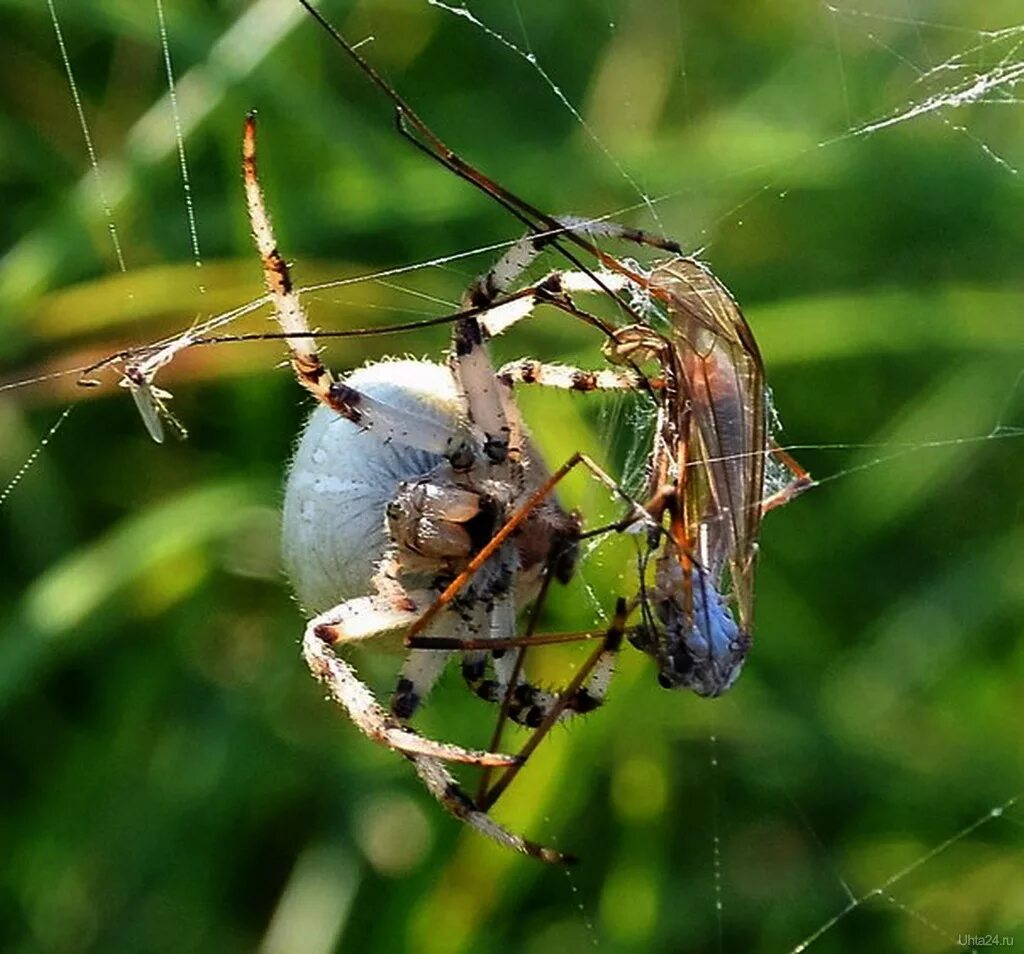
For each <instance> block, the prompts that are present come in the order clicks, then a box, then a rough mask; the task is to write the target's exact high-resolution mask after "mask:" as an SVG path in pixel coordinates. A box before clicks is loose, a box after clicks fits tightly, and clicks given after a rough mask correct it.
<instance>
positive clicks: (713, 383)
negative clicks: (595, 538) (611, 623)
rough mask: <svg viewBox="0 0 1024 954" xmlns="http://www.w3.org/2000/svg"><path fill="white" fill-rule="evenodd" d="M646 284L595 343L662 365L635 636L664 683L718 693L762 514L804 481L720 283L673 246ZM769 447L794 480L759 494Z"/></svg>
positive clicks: (741, 653)
mask: <svg viewBox="0 0 1024 954" xmlns="http://www.w3.org/2000/svg"><path fill="white" fill-rule="evenodd" d="M644 290H645V291H646V292H647V294H648V298H649V300H650V302H651V305H650V311H651V315H650V318H651V321H650V323H649V324H646V323H645V324H643V325H635V326H631V327H627V328H623V329H621V330H620V331H619V332H618V333H617V334H616V336H615V338H614V339H613V340H612V341H611V342H610V343H609V344H608V345H607V346H606V347H605V353H606V355H608V356H609V357H610V358H611V359H612V360H614V361H621V360H622V359H623V357H624V356H632V357H633V358H638V359H643V358H653V359H655V360H656V361H657V362H658V364H659V365H660V369H661V372H662V375H663V379H662V387H661V391H660V406H659V414H658V425H657V432H656V435H655V443H654V447H653V449H652V456H651V477H650V480H651V483H650V491H651V501H650V503H649V504H648V509H649V510H650V511H651V514H652V516H653V517H654V518H655V519H656V520H657V521H659V524H660V523H662V522H663V518H664V517H667V520H668V526H667V528H665V531H664V534H663V535H661V536H659V538H658V539H657V544H658V550H657V554H656V556H655V563H656V570H655V582H654V586H653V588H652V590H651V591H650V592H649V593H648V594H646V602H647V603H649V609H648V610H647V611H645V613H644V622H643V624H642V625H641V627H640V629H639V630H638V632H637V634H636V635H635V636H634V637H633V642H634V644H635V645H637V646H638V647H639V648H641V649H643V650H644V651H645V652H647V653H649V654H650V655H652V656H653V657H654V658H655V660H656V661H657V662H658V665H659V677H658V678H659V681H660V682H661V684H662V685H664V686H666V687H670V688H671V687H676V686H683V687H686V688H689V689H692V690H694V691H695V692H697V693H698V694H699V695H703V696H717V695H721V694H722V693H723V692H725V691H726V690H728V689H729V687H730V686H732V684H733V683H734V682H735V680H736V678H737V676H738V675H739V672H740V669H741V667H742V665H743V662H744V660H745V659H746V655H747V652H748V650H749V648H750V644H751V638H752V633H753V624H754V612H753V604H754V571H755V566H756V563H757V537H758V533H759V531H760V526H761V518H762V516H763V514H764V513H765V512H766V511H767V510H768V509H770V508H771V507H773V506H777V505H779V504H781V503H784V502H786V501H787V500H789V499H791V498H792V497H793V496H795V495H796V494H797V493H799V492H801V491H802V490H804V489H806V488H807V487H808V486H810V483H811V481H810V478H809V476H808V474H807V473H806V472H805V471H803V470H802V469H801V468H800V467H799V466H798V465H797V464H796V463H795V462H794V461H792V459H791V458H789V457H788V455H785V454H783V453H782V452H781V451H778V450H776V449H775V448H773V446H772V444H771V442H770V439H769V436H768V403H767V391H766V386H765V380H764V368H763V364H762V361H761V355H760V351H759V350H758V347H757V343H756V341H755V340H754V336H753V334H752V333H751V331H750V327H749V325H748V324H747V322H746V319H745V318H744V317H743V313H742V312H741V311H740V309H739V306H738V305H737V304H736V302H735V300H734V299H733V297H732V295H731V294H730V293H729V291H728V289H726V287H725V286H724V285H723V284H722V283H721V282H720V281H718V279H717V278H715V276H714V275H713V274H712V273H711V272H710V271H709V270H708V269H707V268H706V267H705V266H703V265H702V264H701V263H699V262H697V261H696V260H694V259H689V258H683V257H677V258H674V259H670V260H668V261H665V262H660V263H657V264H655V265H654V267H653V268H652V269H651V271H650V273H649V274H648V275H647V276H646V282H645V285H644ZM655 322H658V324H659V325H660V326H661V327H663V328H665V331H664V332H663V331H661V330H659V329H658V327H657V326H656V324H655ZM770 453H778V454H780V455H781V457H782V460H783V462H784V463H785V464H786V466H787V467H789V468H790V469H791V470H792V471H793V474H794V480H793V482H792V483H790V484H789V485H788V486H787V487H786V488H785V489H784V490H782V491H780V492H779V493H778V494H775V495H772V496H769V497H767V498H766V496H765V458H766V456H767V455H768V454H770Z"/></svg>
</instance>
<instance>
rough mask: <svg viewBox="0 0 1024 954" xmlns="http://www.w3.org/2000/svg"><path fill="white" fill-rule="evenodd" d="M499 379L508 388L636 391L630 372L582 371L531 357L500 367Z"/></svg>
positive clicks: (635, 380)
mask: <svg viewBox="0 0 1024 954" xmlns="http://www.w3.org/2000/svg"><path fill="white" fill-rule="evenodd" d="M498 377H499V378H501V379H502V380H503V381H505V382H507V383H508V384H510V385H516V384H539V385H540V386H541V387H549V388H559V389H561V390H563V391H635V390H637V389H638V388H639V383H638V380H637V377H636V375H634V374H632V373H631V372H629V371H613V370H605V369H602V370H600V371H583V370H581V369H580V368H573V367H570V366H568V365H564V364H548V363H547V362H544V361H536V360H534V359H533V358H520V359H519V360H518V361H510V362H508V364H505V365H502V366H501V367H500V368H499V369H498Z"/></svg>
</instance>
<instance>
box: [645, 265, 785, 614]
mask: <svg viewBox="0 0 1024 954" xmlns="http://www.w3.org/2000/svg"><path fill="white" fill-rule="evenodd" d="M650 280H651V284H652V286H653V287H654V288H655V289H657V290H658V291H659V292H660V295H659V297H660V298H661V299H662V302H663V304H664V306H665V308H666V311H667V317H668V321H669V323H670V340H671V341H672V344H673V349H674V351H675V352H676V362H677V374H678V375H679V377H680V379H681V388H682V390H683V391H684V392H685V393H683V394H681V395H679V399H678V400H677V401H676V402H675V403H676V404H677V405H678V412H677V413H678V416H679V418H680V420H679V421H677V422H676V424H677V432H678V433H679V437H680V442H681V447H680V455H679V458H680V461H681V465H682V466H684V467H685V471H686V472H685V475H684V476H683V477H682V480H683V484H684V488H685V489H684V491H683V496H684V501H685V514H686V523H687V536H688V538H689V541H688V542H689V546H690V547H691V548H692V550H693V552H694V554H695V556H696V557H697V559H698V560H699V561H700V563H701V564H702V566H703V567H704V569H705V570H706V571H707V573H708V574H709V576H710V577H711V579H712V580H713V581H715V585H716V586H718V587H721V584H722V581H723V578H724V575H725V572H726V571H728V577H729V584H728V587H727V588H726V592H728V591H729V590H731V593H730V594H729V595H730V596H731V598H732V602H733V603H734V605H735V608H736V612H737V614H738V622H739V624H740V628H741V629H742V630H743V631H744V632H745V633H750V631H751V629H752V626H753V603H754V565H755V562H756V556H757V535H758V531H759V529H760V524H761V513H762V509H761V500H762V496H763V487H764V455H765V452H766V449H767V440H768V436H767V423H766V405H765V382H764V369H763V365H762V362H761V354H760V352H759V350H758V347H757V343H756V341H755V340H754V337H753V334H752V333H751V331H750V327H749V325H748V324H747V322H746V319H745V318H744V317H743V313H742V312H741V311H740V309H739V306H738V305H737V304H736V302H735V300H734V299H733V297H732V295H731V294H730V293H729V291H728V289H727V288H726V287H725V286H724V285H723V284H722V283H721V282H720V281H718V279H717V278H715V277H714V275H712V274H711V272H710V271H709V270H708V269H707V268H705V267H704V266H703V265H701V264H700V263H699V262H696V261H694V260H693V259H686V258H676V259H672V260H670V261H667V262H664V263H662V264H660V265H659V266H657V268H656V269H655V270H654V272H653V273H652V275H651V279H650ZM682 462H685V464H682Z"/></svg>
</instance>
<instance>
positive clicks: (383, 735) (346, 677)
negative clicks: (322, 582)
mask: <svg viewBox="0 0 1024 954" xmlns="http://www.w3.org/2000/svg"><path fill="white" fill-rule="evenodd" d="M327 615H329V614H324V615H323V616H318V617H315V618H314V619H312V620H310V622H309V623H308V624H307V626H306V632H305V634H304V635H303V638H302V655H303V658H304V659H305V660H306V665H307V666H309V669H310V672H312V673H313V675H314V676H315V677H316V678H317V679H318V680H319V681H320V682H322V683H323V684H324V685H325V686H326V687H327V692H328V694H329V695H330V697H331V698H332V699H333V700H334V701H335V702H337V703H338V704H339V705H340V706H341V707H342V708H343V709H345V711H346V712H347V713H348V716H349V718H350V719H351V720H352V721H353V722H354V723H355V724H356V726H358V728H359V729H360V730H361V731H362V732H363V733H364V734H365V735H366V736H368V737H369V738H371V739H373V740H374V741H375V742H380V743H381V744H383V745H386V746H388V747H389V748H392V749H395V750H396V751H398V752H401V753H403V754H405V755H419V756H430V757H431V758H433V759H444V760H446V761H451V762H467V763H470V764H473V765H514V764H515V762H516V759H515V757H514V756H509V755H501V754H499V753H495V752H483V751H479V750H474V749H465V748H463V747H462V746H459V745H452V744H449V743H446V742H437V741H434V740H433V739H425V738H423V737H422V736H420V735H418V734H417V733H415V732H414V731H413V730H412V729H410V728H408V727H406V726H404V725H403V724H402V723H401V722H400V721H399V720H398V719H397V718H395V716H393V715H391V714H390V713H389V712H387V711H386V710H385V709H384V708H383V707H382V706H381V705H380V704H379V703H378V702H377V700H376V699H375V698H374V697H373V693H372V692H371V691H370V689H369V688H368V687H367V685H366V684H365V683H364V682H363V681H362V680H361V679H360V678H359V676H358V675H357V674H356V671H355V669H353V668H352V666H350V665H349V664H348V663H347V662H345V660H343V659H342V658H341V657H340V656H338V655H337V654H336V653H335V652H334V650H333V648H332V644H331V642H330V641H329V640H328V639H327V638H325V635H324V633H323V624H322V623H321V620H323V619H324V616H327Z"/></svg>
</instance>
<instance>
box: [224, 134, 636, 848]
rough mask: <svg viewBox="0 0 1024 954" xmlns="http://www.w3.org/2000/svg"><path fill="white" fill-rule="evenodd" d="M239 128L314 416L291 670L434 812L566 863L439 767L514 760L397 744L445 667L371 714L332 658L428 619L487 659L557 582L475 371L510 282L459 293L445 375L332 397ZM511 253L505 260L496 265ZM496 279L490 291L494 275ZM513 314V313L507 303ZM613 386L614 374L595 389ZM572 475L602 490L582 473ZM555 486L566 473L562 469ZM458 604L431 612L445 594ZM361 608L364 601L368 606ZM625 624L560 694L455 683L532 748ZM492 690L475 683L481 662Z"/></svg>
mask: <svg viewBox="0 0 1024 954" xmlns="http://www.w3.org/2000/svg"><path fill="white" fill-rule="evenodd" d="M255 134H256V123H255V117H254V115H252V114H250V116H249V117H248V118H247V120H246V124H245V129H244V134H243V175H244V183H245V192H246V200H247V206H248V210H249V217H250V223H251V226H252V232H253V236H254V238H255V241H256V246H257V249H258V251H259V253H260V257H261V260H262V263H263V271H264V279H265V283H266V286H267V289H268V291H269V293H270V296H271V298H272V300H273V303H274V307H275V311H276V315H277V319H278V321H279V323H280V326H281V329H282V332H283V334H284V337H285V341H286V343H287V346H288V348H289V352H290V359H291V364H292V367H293V369H294V372H295V375H296V378H297V380H298V381H299V383H300V384H301V385H302V386H303V387H305V388H306V389H307V390H308V391H309V392H310V393H311V394H312V395H313V396H314V397H315V398H316V399H317V401H318V402H319V407H317V408H316V409H315V410H314V411H313V413H312V415H311V416H310V419H309V421H308V423H307V425H306V428H305V430H304V432H303V434H302V437H301V439H300V441H299V446H298V449H297V452H296V455H295V458H294V460H293V462H292V466H291V469H290V473H289V476H288V481H287V488H286V493H285V504H284V521H283V547H284V556H285V563H286V569H287V570H288V573H289V576H290V578H291V580H292V582H293V585H294V587H295V590H296V593H297V596H298V598H299V601H300V603H301V604H302V605H303V606H304V607H305V608H306V609H307V610H310V611H313V612H314V613H315V615H314V616H313V617H312V618H311V619H310V620H309V621H308V622H307V625H306V629H305V633H304V636H303V640H302V652H303V656H304V658H305V660H306V663H307V665H308V666H309V668H310V670H311V672H312V673H313V675H314V676H316V677H317V678H318V679H319V680H321V681H322V682H323V683H324V684H325V685H326V686H327V688H328V692H329V694H330V696H331V697H332V698H333V699H334V700H335V701H336V702H338V703H339V704H340V705H341V706H342V707H343V708H344V709H345V710H346V712H347V713H348V715H349V717H350V718H351V719H352V721H353V722H354V723H355V724H356V725H357V726H358V727H359V728H360V729H361V730H362V731H363V732H364V733H365V734H366V735H367V736H369V737H370V738H371V739H373V740H375V741H377V742H380V743H382V744H384V745H386V746H389V747H390V748H392V749H395V750H397V751H398V752H400V753H401V754H403V755H404V756H406V757H407V758H409V759H410V760H411V761H412V762H413V764H414V766H415V767H416V770H417V772H418V774H419V775H420V777H421V779H422V780H423V781H424V782H425V783H426V785H427V788H428V789H429V790H430V792H431V793H432V794H433V795H434V796H435V798H437V799H438V800H439V801H440V802H441V803H442V805H443V806H444V807H446V808H447V809H448V810H449V811H451V812H452V813H453V814H455V815H456V816H457V817H459V818H460V819H462V820H464V821H466V822H468V823H469V824H470V825H471V826H472V827H474V828H476V829H477V830H479V831H481V832H483V833H484V834H486V835H488V836H490V837H492V838H494V839H495V840H497V841H499V842H500V843H502V844H504V845H506V846H508V847H511V848H514V849H516V850H518V851H522V852H524V853H527V854H531V855H534V856H536V857H539V858H541V859H543V860H546V861H555V862H563V861H567V860H569V858H568V856H566V855H563V854H561V853H560V852H556V851H554V850H552V849H549V848H544V847H541V846H539V845H535V844H534V843H532V842H530V841H527V840H526V839H524V838H522V837H521V836H519V835H516V834H513V833H511V832H508V831H506V830H505V829H503V828H501V827H500V826H498V825H497V824H496V823H495V822H494V821H493V820H492V819H490V818H489V817H488V816H487V815H486V814H485V813H483V812H481V811H480V810H479V809H478V807H477V806H476V805H475V804H474V802H473V801H472V800H471V799H470V798H469V797H468V796H467V795H466V794H465V793H464V792H463V791H462V790H461V789H460V788H459V786H458V783H457V782H456V780H455V779H454V777H453V776H452V775H451V774H450V773H449V771H448V769H447V768H446V766H445V764H444V763H445V762H446V761H455V762H463V763H470V764H477V765H482V766H491V767H495V766H518V765H519V764H520V763H521V759H520V758H516V757H512V756H506V755H502V754H499V753H495V752H487V751H479V750H472V749H465V748H463V747H461V746H458V745H454V744H451V743H446V742H438V741H434V740H431V739H427V738H424V737H422V736H421V735H419V734H417V733H415V732H414V731H413V730H412V729H410V728H409V727H408V726H407V724H406V723H407V721H408V720H409V719H410V718H411V717H412V716H413V714H414V713H415V712H416V710H417V708H418V706H419V704H420V702H421V700H422V699H423V698H424V696H425V695H426V694H427V693H428V692H429V690H430V688H431V686H432V685H433V683H434V682H435V680H436V679H437V677H438V676H439V675H440V673H441V671H442V670H443V668H444V666H445V664H446V662H447V661H448V658H449V656H450V655H451V652H450V651H437V650H435V649H433V648H431V649H429V650H424V649H419V650H416V649H414V650H413V651H412V652H411V653H410V654H409V655H408V657H407V659H406V661H405V663H404V665H403V666H402V669H401V673H400V675H399V678H398V682H397V685H396V688H395V691H394V694H393V696H392V700H391V710H390V712H389V711H386V710H385V709H384V708H383V707H382V706H381V705H380V704H379V703H377V702H376V700H375V699H374V697H373V695H372V693H371V692H370V690H369V688H368V687H367V686H366V685H365V684H364V683H363V682H362V681H361V680H360V679H359V677H358V675H357V673H356V671H355V669H354V668H353V667H352V666H351V665H350V664H349V663H348V662H346V661H345V660H344V659H342V658H341V657H340V656H339V655H338V654H337V653H336V652H335V649H336V648H337V647H341V646H347V645H349V644H352V643H359V642H363V641H366V640H370V639H376V638H378V637H382V636H384V635H386V634H389V633H394V632H395V631H396V630H401V629H410V628H411V627H413V626H415V624H417V622H419V621H421V620H423V619H424V617H425V614H426V613H427V612H430V611H431V610H433V616H434V618H433V620H432V622H431V624H430V625H429V626H427V625H426V624H424V626H423V627H420V628H421V629H423V630H424V632H425V634H426V638H428V639H429V638H441V639H448V640H450V641H452V642H453V643H454V644H455V645H456V646H457V647H458V646H461V645H466V646H470V645H472V644H473V643H474V640H481V639H482V640H483V642H484V643H485V644H490V643H491V642H492V641H497V640H512V641H514V640H515V636H516V618H517V613H518V611H519V609H520V608H521V607H522V606H523V605H524V604H525V603H528V602H530V601H531V600H533V599H534V598H536V596H537V595H538V593H539V592H540V590H541V587H542V586H544V585H545V584H546V581H548V580H549V579H555V580H558V581H561V582H566V581H567V580H568V579H569V578H570V577H571V575H572V572H573V569H574V564H575V544H576V540H577V539H578V537H579V535H580V521H579V517H578V516H577V515H575V514H570V513H568V512H566V511H565V510H564V509H563V508H562V507H561V506H560V505H559V503H558V501H557V500H556V498H555V497H554V496H553V494H552V492H551V491H552V488H553V486H554V484H555V483H556V482H557V480H558V479H560V473H559V474H556V475H554V476H552V475H551V474H549V473H548V471H547V469H546V468H545V466H544V464H543V462H542V461H541V458H540V456H539V454H538V453H537V451H536V449H535V448H534V447H533V445H532V442H531V441H530V439H529V437H528V435H527V434H526V433H525V429H524V427H523V423H522V421H521V419H520V415H519V412H518V409H517V408H516V405H515V402H514V400H513V396H512V389H511V384H510V378H509V375H508V373H497V374H496V373H495V371H494V369H493V368H492V366H491V363H490V359H489V357H488V354H487V350H486V347H485V346H484V344H483V332H482V329H481V327H480V322H479V320H478V317H477V315H476V312H484V311H486V310H487V308H488V307H489V305H490V304H491V303H492V302H493V300H494V297H496V295H497V291H495V292H494V295H491V293H490V292H489V291H488V289H491V288H492V287H493V288H494V289H497V288H498V287H499V286H503V284H504V282H503V280H502V278H501V276H502V275H504V274H506V273H507V274H509V275H512V274H517V271H516V269H515V268H514V267H512V262H511V258H510V256H508V255H507V256H505V258H503V259H502V260H501V261H499V263H498V264H497V265H496V266H495V269H494V270H492V272H491V273H489V274H488V276H486V277H485V279H483V280H481V281H479V282H476V283H474V285H473V286H471V288H470V289H469V291H467V293H466V301H465V304H466V306H467V307H466V310H465V312H464V313H463V314H462V316H461V317H459V318H458V319H457V320H456V321H455V322H454V324H453V334H452V348H451V355H450V359H449V365H448V366H444V365H439V364H434V363H432V362H427V361H412V360H405V361H384V362H379V363H376V364H371V365H368V366H366V367H364V368H361V369H359V370H357V371H355V372H354V373H352V374H351V375H349V376H348V377H347V378H346V379H344V380H338V379H336V378H335V377H334V376H333V375H332V374H331V372H330V371H328V370H327V368H326V367H325V366H324V364H323V363H322V361H321V359H320V357H319V354H318V351H317V347H316V344H315V341H314V340H313V337H312V335H311V333H310V331H309V325H308V321H307V319H306V315H305V313H304V311H303V309H302V307H301V304H300V302H299V299H298V296H297V294H296V293H295V291H294V289H293V287H292V281H291V275H290V270H289V268H288V266H287V264H286V263H285V261H284V259H283V258H282V257H281V255H280V253H279V252H278V250H277V246H276V241H275V238H274V233H273V228H272V224H271V220H270V217H269V214H268V212H267V210H266V205H265V201H264V197H263V192H262V188H261V186H260V182H259V177H258V171H257V165H256V140H255ZM518 253H519V250H518V249H514V250H513V252H512V253H510V254H511V255H512V256H513V257H514V255H516V254H518ZM496 273H497V275H498V277H495V275H496ZM524 300H525V299H524ZM606 374H607V375H608V376H610V377H617V376H618V375H617V374H616V373H615V372H606ZM576 464H582V465H584V466H586V467H588V468H589V469H590V470H591V471H592V472H593V473H594V474H595V475H597V476H598V477H599V478H600V479H602V480H603V481H605V482H606V483H607V484H608V485H609V486H610V487H611V488H613V489H615V488H616V485H615V483H614V482H613V481H612V480H611V478H609V477H607V475H605V474H604V472H603V471H601V470H600V468H599V467H597V465H596V464H594V463H593V462H592V461H590V460H589V458H586V457H584V456H583V455H576V457H575V459H574V461H573V464H572V466H575V465H576ZM563 470H565V468H563ZM456 579H458V580H462V583H461V584H460V592H459V594H458V596H457V597H456V598H454V599H451V600H449V601H447V603H446V604H445V606H444V607H442V606H440V605H439V604H438V603H437V598H438V596H439V595H440V593H441V592H442V590H443V589H444V588H445V586H446V585H447V584H448V583H450V582H451V581H452V580H456ZM368 590H369V591H370V592H367V591H368ZM623 621H624V613H623V612H619V613H618V614H616V617H615V619H614V620H613V623H612V626H611V628H610V629H609V630H608V632H607V634H606V635H605V638H604V640H603V643H602V645H601V647H599V649H598V650H597V651H596V653H595V654H594V655H593V656H592V657H591V659H590V660H589V661H588V663H587V665H586V666H585V667H583V668H582V669H581V670H580V672H578V673H577V678H576V680H574V682H573V683H572V684H571V685H570V687H568V688H567V689H566V690H565V691H564V692H562V693H553V692H549V691H546V690H542V689H539V688H537V687H536V686H534V685H532V684H531V683H530V682H529V681H528V680H527V679H526V678H525V675H524V674H523V673H522V670H521V667H520V666H519V665H518V660H517V659H516V658H514V657H513V656H510V655H505V654H504V653H503V652H502V651H501V650H497V651H495V652H493V653H491V654H487V653H485V652H484V651H483V650H482V649H481V648H479V647H478V646H477V647H474V648H472V649H469V650H467V651H466V652H464V653H463V655H462V674H463V676H464V678H465V680H466V681H467V683H468V684H469V686H470V687H471V689H473V691H474V692H475V693H476V694H477V695H479V696H480V697H481V698H483V699H486V700H488V701H491V702H494V703H502V702H504V700H505V699H506V697H507V696H511V702H510V704H507V705H505V707H504V711H505V713H506V714H507V716H508V717H509V718H511V719H512V720H513V721H515V722H519V723H521V724H523V725H525V726H529V727H534V728H537V729H543V730H544V731H546V726H545V720H547V719H549V717H550V721H551V722H552V723H553V722H554V721H559V720H563V719H565V718H568V717H570V716H572V715H574V714H581V713H585V712H589V711H591V710H592V709H594V708H596V707H597V706H598V705H600V703H601V701H602V699H603V697H604V693H605V690H606V688H607V685H608V683H609V681H610V678H611V675H612V672H613V666H614V660H615V656H616V653H617V651H618V648H619V645H620V643H621V640H622V636H623ZM489 659H490V660H491V662H492V668H493V677H492V678H487V677H486V675H487V664H488V660H489Z"/></svg>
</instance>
